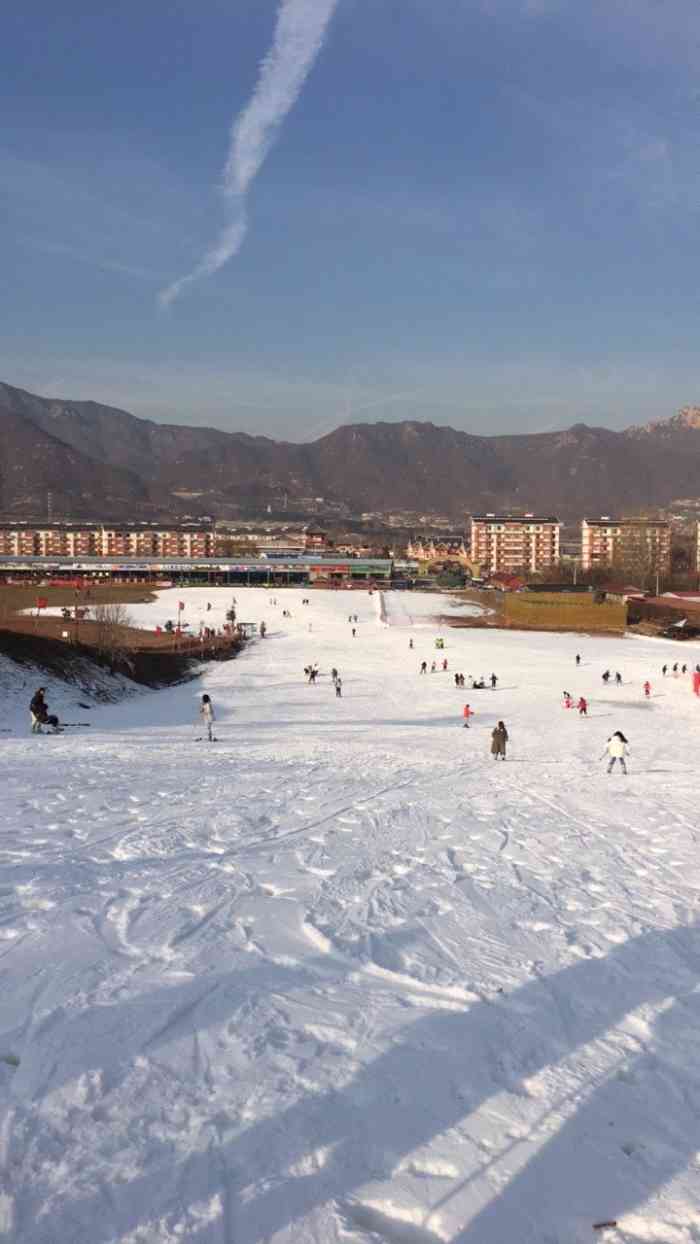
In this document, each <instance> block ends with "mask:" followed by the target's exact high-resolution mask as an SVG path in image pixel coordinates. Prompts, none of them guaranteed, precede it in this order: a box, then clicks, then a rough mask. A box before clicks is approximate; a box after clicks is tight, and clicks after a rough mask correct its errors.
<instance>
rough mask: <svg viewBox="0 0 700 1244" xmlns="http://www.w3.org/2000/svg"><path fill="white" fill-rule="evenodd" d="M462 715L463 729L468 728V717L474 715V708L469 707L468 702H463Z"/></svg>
mask: <svg viewBox="0 0 700 1244" xmlns="http://www.w3.org/2000/svg"><path fill="white" fill-rule="evenodd" d="M462 716H463V717H464V729H465V730H468V729H469V718H470V717H473V716H474V709H473V708H470V707H469V705H468V704H465V705H464V710H463V713H462Z"/></svg>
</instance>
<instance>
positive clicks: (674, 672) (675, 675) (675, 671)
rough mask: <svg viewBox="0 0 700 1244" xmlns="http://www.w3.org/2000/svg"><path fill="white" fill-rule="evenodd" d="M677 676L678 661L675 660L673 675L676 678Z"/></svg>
mask: <svg viewBox="0 0 700 1244" xmlns="http://www.w3.org/2000/svg"><path fill="white" fill-rule="evenodd" d="M677 676H678V662H677V661H675V662H674V665H673V677H674V678H676V677H677Z"/></svg>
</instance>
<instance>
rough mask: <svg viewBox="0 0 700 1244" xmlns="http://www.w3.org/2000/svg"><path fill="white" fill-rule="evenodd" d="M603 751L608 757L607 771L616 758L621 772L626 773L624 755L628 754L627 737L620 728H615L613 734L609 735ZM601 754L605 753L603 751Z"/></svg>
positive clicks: (611, 768) (612, 766)
mask: <svg viewBox="0 0 700 1244" xmlns="http://www.w3.org/2000/svg"><path fill="white" fill-rule="evenodd" d="M605 751H606V752H607V754H608V756H609V757H610V764H609V765H608V773H611V772H612V770H613V768H614V765H615V761H616V760H619V762H620V767H621V769H622V772H623V773H626V772H627V765H626V764H625V756H626V755H628V754H629V749H628V747H627V739H626V738H625V736H624V734H623V733H622V731H621V730H616V731H615V733H614V734H611V735H610V738H609V739H608V742H607V745H606V748H605ZM603 755H605V752H604V753H603Z"/></svg>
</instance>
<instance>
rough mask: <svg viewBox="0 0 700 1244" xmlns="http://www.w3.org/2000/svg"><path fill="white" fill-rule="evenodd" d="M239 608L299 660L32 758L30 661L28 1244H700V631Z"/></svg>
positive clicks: (250, 668)
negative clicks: (502, 751) (469, 710)
mask: <svg viewBox="0 0 700 1244" xmlns="http://www.w3.org/2000/svg"><path fill="white" fill-rule="evenodd" d="M232 594H233V593H232V590H231V589H224V588H210V589H198V590H187V591H182V590H178V589H175V590H174V591H171V592H167V593H163V594H162V595H161V597H160V598H159V600H158V601H157V602H155V603H154V604H153V605H150V606H139V607H138V608H137V607H130V609H129V612H130V613H131V614H132V615H133V616H134V617H136V618H137V620H138V622H139V624H141V625H145V626H154V625H156V624H158V623H162V621H164V620H165V619H167V618H168V617H171V618H173V617H174V616H175V612H176V604H177V600H178V599H182V600H184V601H185V605H186V608H185V616H186V617H187V618H188V619H189V621H190V624H191V625H192V627H193V629H194V628H198V626H199V623H200V621H204V622H206V623H207V624H210V625H216V626H218V625H220V624H221V623H222V622H223V620H224V617H225V612H226V610H227V609H228V608H229V607H230V603H231V596H232ZM235 595H236V607H237V610H238V616H239V618H240V619H242V620H245V621H256V622H259V621H261V620H262V619H265V621H266V622H267V624H268V636H267V638H266V639H264V640H262V641H257V642H253V643H251V644H250V645H249V646H248V648H247V649H246V651H245V652H244V654H243V655H242V656H240V657H239V658H238V659H237V660H235V661H233V662H229V663H226V664H216V665H212V666H209V667H206V668H205V670H204V672H203V674H202V677H201V678H200V679H198V680H197V681H196V682H191V683H188V684H185V685H183V686H180V687H176V688H172V689H169V690H166V691H160V692H153V693H145V694H141V695H138V696H134V697H132V698H130V699H129V700H127V701H124V702H122V703H119V704H116V705H104V706H99V705H96V706H94V707H93V708H91V709H85V710H80V711H81V712H82V713H83V719H85V718H86V717H87V718H89V720H90V723H91V724H90V726H89V727H85V728H79V727H78V728H75V729H73V730H69V731H67V732H66V733H65V734H62V735H58V736H55V737H48V736H47V735H44V736H41V737H36V736H34V737H32V736H30V735H29V733H28V730H29V718H28V713H27V708H26V701H27V700H28V698H29V694H30V693H31V691H32V690H33V689H34V688H33V686H30V685H27V674H26V671H24V672H23V673H22V674H21V679H23V680H24V685H22V684H21V683H15V684H13V683H12V674H11V671H9V667H3V670H2V673H3V680H4V681H3V704H4V714H3V716H4V721H3V723H2V724H3V729H4V730H5V731H8V730H9V731H11V733H4V734H3V735H2V736H0V738H1V741H0V747H1V749H2V791H3V799H2V803H1V809H2V811H1V813H0V816H1V818H2V837H1V839H0V845H1V846H2V874H1V876H0V971H1V974H2V978H1V985H2V995H1V996H2V1006H1V1008H0V1239H2V1240H4V1239H7V1240H8V1241H12V1242H13V1244H14V1242H17V1244H58V1242H60V1244H174V1242H175V1241H177V1242H178V1244H183V1242H189V1241H193V1242H195V1244H263V1242H265V1244H268V1242H269V1244H334V1242H336V1241H337V1242H338V1244H340V1242H342V1244H443V1242H448V1241H449V1242H450V1244H583V1242H584V1241H592V1240H603V1241H606V1242H608V1244H610V1242H613V1244H617V1242H620V1241H626V1242H628V1244H629V1242H635V1244H637V1242H639V1244H641V1242H642V1241H643V1242H644V1244H697V1242H698V1241H700V1124H699V1120H700V1059H699V1058H698V1044H699V1034H700V980H699V976H700V930H699V929H698V914H699V911H700V861H699V858H698V856H699V853H700V852H699V846H698V815H697V794H698V783H697V773H696V770H697V759H696V757H697V748H698V740H699V738H700V731H699V729H698V718H699V715H700V701H698V700H697V699H696V698H695V697H694V696H693V695H692V691H691V687H690V679H689V676H686V677H681V676H679V677H677V678H674V677H673V675H672V673H671V672H670V670H669V674H668V676H667V677H665V678H664V677H662V675H661V665H662V664H663V662H664V661H666V662H667V663H668V664H669V666H671V665H672V663H673V662H674V661H678V662H679V663H680V662H682V661H686V662H687V663H688V664H689V667H690V668H692V667H693V666H694V665H695V663H696V662H697V661H700V645H694V644H691V643H686V644H683V645H681V644H673V643H671V642H668V643H665V642H660V641H645V640H640V639H635V640H630V639H601V638H595V637H589V636H584V635H581V636H571V635H566V636H563V635H537V634H525V633H517V632H499V631H487V630H483V631H480V630H462V631H459V630H449V629H447V630H446V631H438V629H437V627H436V626H431V625H429V624H428V622H427V616H429V615H430V614H432V610H433V607H434V605H433V602H434V600H435V598H434V597H431V598H430V600H431V604H430V611H429V612H428V609H427V606H426V601H425V600H421V599H420V598H418V597H415V598H411V599H409V598H406V597H403V596H401V595H399V594H398V593H396V594H393V595H390V594H388V595H387V596H386V597H385V598H384V600H385V609H384V611H382V608H381V600H380V597H379V595H374V596H373V597H370V596H368V595H367V594H366V593H359V592H340V591H339V592H336V593H332V592H327V593H321V592H311V593H310V596H309V600H310V603H309V604H308V605H302V596H303V595H304V593H302V591H301V590H285V591H280V592H278V593H277V596H276V597H275V596H274V595H273V594H272V593H271V592H269V591H268V590H266V589H250V590H240V589H235ZM275 600H276V603H274V602H275ZM207 602H210V603H211V605H212V608H211V609H210V610H207V608H206V605H207ZM424 606H426V608H425V609H424ZM443 606H444V608H443V609H442V610H441V611H442V612H447V610H448V607H449V605H448V601H447V600H445V601H444V602H443ZM283 609H286V610H288V611H290V612H291V617H283V616H282V611H283ZM354 614H357V616H358V621H357V623H354V622H351V621H349V617H350V616H352V615H354ZM407 615H410V617H411V618H413V619H414V620H415V625H411V623H410V622H407ZM394 623H398V624H397V625H394ZM353 625H354V626H355V630H356V636H355V637H354V638H353V636H352V626H353ZM438 634H442V635H443V636H444V638H445V644H446V647H445V651H444V653H443V652H442V651H438V650H436V649H435V647H434V639H435V638H436V636H437V635H438ZM411 639H412V640H413V643H414V647H413V649H410V648H409V641H410V640H411ZM577 652H579V653H580V655H581V658H582V663H581V666H580V668H576V666H575V661H574V658H575V654H576V653H577ZM443 659H447V661H448V669H447V671H443V670H442V669H441V664H442V661H443ZM422 660H427V662H428V670H429V671H430V665H431V663H432V661H433V660H436V662H437V665H438V668H437V669H436V672H435V673H430V672H428V673H427V674H426V675H420V674H419V672H418V671H419V665H420V662H421V661H422ZM312 662H317V663H318V665H319V668H320V675H319V679H318V681H317V683H316V684H315V685H310V684H309V683H307V681H306V679H305V677H304V666H306V665H308V664H310V663H312ZM333 666H336V667H337V668H338V669H339V671H340V674H341V677H342V697H340V698H339V697H337V696H336V695H335V692H334V689H333V686H332V683H331V678H330V670H331V668H332V667H333ZM605 668H609V669H611V671H612V672H613V674H614V673H615V671H616V670H619V671H620V673H621V674H622V677H623V680H624V681H623V685H622V686H621V687H617V688H616V687H615V686H614V685H611V684H609V685H608V686H604V685H603V684H602V683H601V678H600V676H601V673H602V672H603V670H604V669H605ZM455 672H463V673H464V674H465V675H467V676H468V675H470V674H471V675H473V676H474V677H477V676H479V675H482V674H484V675H486V676H487V677H488V676H489V675H490V674H491V672H495V673H496V674H497V675H498V679H499V681H498V684H497V688H496V689H495V690H493V691H492V690H490V689H489V690H484V691H470V690H469V689H467V690H465V691H461V690H459V689H457V687H456V686H455V684H454V677H453V675H454V673H455ZM17 677H18V678H19V677H20V675H19V674H18V675H17ZM647 677H648V678H649V679H650V681H651V683H652V695H651V697H650V698H649V699H648V700H647V699H645V697H644V695H643V690H642V686H643V683H644V681H645V679H646V678H647ZM37 681H41V680H40V679H38V680H37ZM563 690H568V691H570V692H571V693H572V695H573V696H574V698H575V699H578V697H579V695H581V694H584V695H585V696H587V698H588V700H589V713H588V718H583V717H579V715H578V713H577V712H576V711H575V710H566V709H564V708H563V707H562V691H563ZM203 691H207V692H208V693H209V694H210V695H211V697H212V700H213V703H214V708H215V712H216V723H215V731H216V736H217V741H216V742H214V743H211V744H210V743H208V742H207V741H206V739H202V737H201V736H202V730H201V728H200V726H199V724H198V722H197V707H198V701H199V697H200V695H201V693H202V692H203ZM52 694H53V691H52V689H51V688H49V690H48V694H47V699H48V700H49V703H50V704H51V698H52ZM71 694H72V695H73V698H75V697H74V693H71ZM467 700H468V701H469V702H470V703H471V705H472V707H473V708H474V709H475V710H476V716H475V717H474V718H472V723H471V728H470V729H469V730H465V729H463V728H462V709H463V706H464V703H465V701H467ZM68 702H69V701H68V700H67V701H66V704H68ZM70 711H71V712H73V711H75V710H74V709H70ZM499 719H503V720H504V721H505V723H506V725H507V727H508V730H509V733H510V742H509V745H508V755H507V760H506V761H505V763H504V762H502V761H500V760H494V758H493V757H492V756H491V754H490V740H491V730H492V729H493V727H494V726H495V724H496V722H497V721H498V720H499ZM616 729H621V730H622V731H623V732H624V733H625V735H626V736H627V738H628V740H629V743H630V757H629V761H628V766H629V773H628V775H627V776H624V775H623V774H622V773H621V772H619V771H618V770H617V769H616V770H615V771H614V772H613V773H612V774H610V775H608V774H607V772H606V763H605V761H604V760H603V759H602V753H603V751H604V748H605V744H606V740H607V738H608V737H609V735H610V734H611V733H612V732H613V731H614V730H616ZM603 1222H616V1223H617V1226H611V1227H604V1228H600V1229H598V1230H594V1224H600V1223H603Z"/></svg>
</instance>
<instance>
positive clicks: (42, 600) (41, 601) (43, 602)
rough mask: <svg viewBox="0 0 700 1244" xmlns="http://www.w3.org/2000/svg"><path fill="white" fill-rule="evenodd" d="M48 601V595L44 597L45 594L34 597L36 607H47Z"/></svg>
mask: <svg viewBox="0 0 700 1244" xmlns="http://www.w3.org/2000/svg"><path fill="white" fill-rule="evenodd" d="M48 603H49V602H48V597H46V596H37V598H36V607H37V609H46V608H47V606H48Z"/></svg>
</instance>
